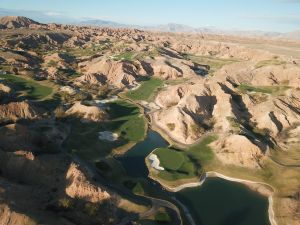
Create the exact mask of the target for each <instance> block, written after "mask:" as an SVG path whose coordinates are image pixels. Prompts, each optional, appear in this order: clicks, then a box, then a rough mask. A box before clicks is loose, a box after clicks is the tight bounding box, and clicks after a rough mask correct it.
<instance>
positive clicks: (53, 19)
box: [0, 8, 300, 40]
mask: <svg viewBox="0 0 300 225" xmlns="http://www.w3.org/2000/svg"><path fill="white" fill-rule="evenodd" d="M12 15H17V16H25V17H29V18H31V19H34V20H36V21H38V22H41V23H62V24H73V25H81V26H82V25H85V26H99V27H113V28H137V29H143V30H151V31H161V32H178V33H206V34H219V35H222V34H224V35H237V36H243V37H265V38H286V39H292V40H293V39H294V40H300V30H298V31H294V32H288V33H280V32H267V31H260V30H225V29H219V28H216V27H212V26H207V27H199V28H195V27H191V26H187V25H183V24H175V23H169V24H164V25H153V26H142V25H133V24H123V23H118V22H114V21H109V20H100V19H88V18H87V19H83V20H80V19H74V18H71V17H67V16H64V15H62V14H59V13H54V12H40V11H27V10H10V9H1V8H0V17H1V16H12Z"/></svg>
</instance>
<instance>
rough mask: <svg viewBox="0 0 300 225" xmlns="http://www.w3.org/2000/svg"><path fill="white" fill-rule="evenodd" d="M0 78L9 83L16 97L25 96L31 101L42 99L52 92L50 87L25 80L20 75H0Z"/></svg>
mask: <svg viewBox="0 0 300 225" xmlns="http://www.w3.org/2000/svg"><path fill="white" fill-rule="evenodd" d="M0 78H2V79H5V80H6V81H8V82H11V83H12V86H13V88H14V89H15V91H16V93H17V94H18V95H25V96H26V97H27V98H28V99H32V100H41V99H44V98H46V97H47V96H48V95H50V94H51V93H52V91H53V89H52V88H51V87H47V86H44V85H41V84H40V83H39V81H35V80H31V79H25V78H22V77H20V75H19V76H18V75H0Z"/></svg>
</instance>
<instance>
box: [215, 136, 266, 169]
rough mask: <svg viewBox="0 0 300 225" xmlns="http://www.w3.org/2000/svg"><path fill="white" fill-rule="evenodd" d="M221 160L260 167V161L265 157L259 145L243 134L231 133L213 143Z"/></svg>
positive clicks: (244, 165) (252, 167) (237, 164)
mask: <svg viewBox="0 0 300 225" xmlns="http://www.w3.org/2000/svg"><path fill="white" fill-rule="evenodd" d="M211 146H212V147H213V149H215V152H216V156H217V157H218V159H219V160H220V162H222V163H224V164H231V165H236V166H242V167H248V168H251V169H258V168H260V164H259V162H260V161H261V160H262V158H263V157H264V155H263V153H262V151H261V150H260V149H259V147H258V146H256V145H254V144H253V143H251V142H250V140H249V139H248V138H246V137H245V136H241V135H229V136H225V137H223V138H220V139H218V140H217V141H215V142H214V143H213V144H211Z"/></svg>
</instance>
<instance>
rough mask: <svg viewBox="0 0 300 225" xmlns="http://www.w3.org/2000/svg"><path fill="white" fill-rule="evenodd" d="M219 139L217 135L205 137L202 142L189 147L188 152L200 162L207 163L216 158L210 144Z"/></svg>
mask: <svg viewBox="0 0 300 225" xmlns="http://www.w3.org/2000/svg"><path fill="white" fill-rule="evenodd" d="M216 139H217V136H214V135H211V136H208V137H205V138H204V139H203V140H202V141H201V142H200V143H198V144H196V145H194V146H192V147H190V148H189V149H187V154H188V155H189V156H190V157H191V158H192V159H193V160H194V161H196V162H198V163H199V164H201V165H202V164H207V163H209V162H210V161H211V160H213V158H214V153H213V151H212V149H211V148H210V147H209V144H210V143H212V142H213V141H215V140H216Z"/></svg>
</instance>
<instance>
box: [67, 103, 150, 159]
mask: <svg viewBox="0 0 300 225" xmlns="http://www.w3.org/2000/svg"><path fill="white" fill-rule="evenodd" d="M108 106H109V110H108V113H109V115H110V119H109V120H108V121H103V122H97V123H95V122H91V123H81V122H80V121H79V119H76V118H73V119H70V121H69V122H70V125H71V126H72V129H71V134H70V135H69V138H68V140H67V148H68V150H69V151H70V152H73V153H75V154H78V155H79V156H81V157H83V158H85V159H88V160H92V161H96V160H99V159H101V158H102V157H106V156H109V155H111V153H112V151H113V150H114V149H116V148H120V147H123V146H125V145H127V144H130V143H136V142H139V141H141V140H142V139H143V138H144V137H145V135H146V129H145V120H144V118H143V117H142V116H141V114H140V111H139V108H138V107H137V106H135V105H133V104H131V103H128V102H126V101H122V100H119V101H116V102H112V103H109V104H108ZM100 131H111V132H114V133H118V134H119V135H120V137H119V139H118V140H117V141H114V142H108V141H103V140H100V139H99V138H98V132H100Z"/></svg>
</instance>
